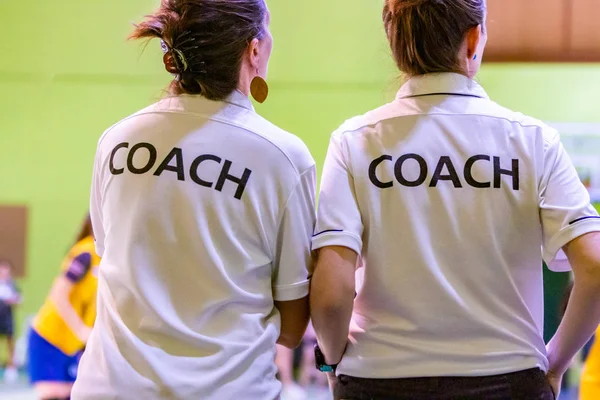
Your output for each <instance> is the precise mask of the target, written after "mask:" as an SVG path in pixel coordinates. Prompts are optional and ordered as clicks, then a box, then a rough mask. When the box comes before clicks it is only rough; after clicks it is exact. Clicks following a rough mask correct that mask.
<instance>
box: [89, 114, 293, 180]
mask: <svg viewBox="0 0 600 400" xmlns="http://www.w3.org/2000/svg"><path fill="white" fill-rule="evenodd" d="M227 104H230V105H233V106H235V107H239V108H241V109H242V110H244V111H245V112H246V113H254V112H253V111H252V110H248V109H247V108H244V107H240V106H238V105H236V104H231V103H227ZM150 114H180V115H190V116H193V117H204V118H206V119H208V120H211V121H216V122H220V123H222V124H225V125H229V126H233V127H236V128H239V129H241V130H244V131H246V132H248V133H251V134H253V135H255V136H258V137H259V138H261V139H263V140H264V141H266V142H268V143H269V144H271V145H272V146H273V147H275V148H276V149H277V150H279V152H280V153H281V154H283V156H284V157H285V158H286V160H287V161H288V163H289V164H290V166H291V167H292V169H293V170H294V172H296V173H297V174H299V171H298V168H297V166H296V165H295V164H294V163H293V162H292V160H291V158H290V156H289V155H288V154H287V153H286V152H285V151H284V150H283V149H282V148H281V147H280V146H278V145H277V144H275V143H273V141H272V140H269V139H268V138H266V137H264V136H263V135H261V134H260V133H258V132H256V131H254V130H252V129H249V128H247V127H244V126H240V125H239V124H235V123H232V122H231V121H226V120H224V119H221V118H215V117H214V116H210V115H208V114H202V113H197V112H190V111H185V112H181V111H177V110H160V111H156V110H152V111H141V112H137V113H135V114H133V115H130V116H128V117H126V118H123V119H122V120H121V121H119V122H117V123H116V124H114V125H113V126H111V127H110V128H108V129H107V130H106V131H105V132H104V133H103V134H102V136H101V137H100V140H99V142H98V146H100V144H101V143H102V141H103V140H104V138H105V137H106V136H107V135H108V133H109V132H111V131H112V130H113V129H115V128H116V127H117V126H118V125H120V124H121V123H122V122H125V121H128V120H130V119H133V118H135V117H139V116H142V115H150ZM254 114H256V113H254ZM256 116H257V117H258V118H262V117H260V116H259V115H258V114H256ZM267 122H268V121H267ZM276 128H277V127H276ZM278 129H280V128H278ZM284 132H285V131H284ZM287 133H288V134H289V135H293V134H292V133H290V132H287Z"/></svg>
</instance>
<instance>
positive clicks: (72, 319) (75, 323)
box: [50, 275, 91, 343]
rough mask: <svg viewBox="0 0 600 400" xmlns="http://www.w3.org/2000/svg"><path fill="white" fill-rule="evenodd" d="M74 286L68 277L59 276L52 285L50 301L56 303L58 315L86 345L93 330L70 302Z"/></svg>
mask: <svg viewBox="0 0 600 400" xmlns="http://www.w3.org/2000/svg"><path fill="white" fill-rule="evenodd" d="M74 285H75V284H74V283H73V282H71V281H70V280H69V279H68V278H67V277H66V276H64V275H61V276H59V277H58V278H56V280H55V281H54V284H53V285H52V290H51V291H50V300H51V301H52V302H53V303H54V305H55V306H56V310H57V311H58V314H59V315H60V316H61V317H62V319H63V320H64V321H65V322H66V324H67V326H68V327H69V328H70V329H71V331H72V332H73V333H74V334H75V335H76V336H77V338H78V339H79V340H80V341H81V342H82V343H86V342H87V339H88V337H89V335H90V332H91V328H90V327H88V326H87V325H86V324H85V323H84V322H83V320H82V319H81V317H80V316H79V315H78V314H77V311H75V309H74V308H73V306H72V305H71V302H70V301H69V297H70V295H71V291H72V290H73V286H74Z"/></svg>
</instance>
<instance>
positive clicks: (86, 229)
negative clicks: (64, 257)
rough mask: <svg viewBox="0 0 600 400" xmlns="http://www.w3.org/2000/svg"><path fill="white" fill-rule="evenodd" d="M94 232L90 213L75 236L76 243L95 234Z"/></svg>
mask: <svg viewBox="0 0 600 400" xmlns="http://www.w3.org/2000/svg"><path fill="white" fill-rule="evenodd" d="M93 234H94V232H93V231H92V219H91V218H90V214H89V213H88V214H87V215H86V216H85V219H84V220H83V222H82V224H81V227H80V228H79V232H78V233H77V236H76V237H75V243H77V242H80V241H82V240H83V239H85V238H86V237H88V236H93Z"/></svg>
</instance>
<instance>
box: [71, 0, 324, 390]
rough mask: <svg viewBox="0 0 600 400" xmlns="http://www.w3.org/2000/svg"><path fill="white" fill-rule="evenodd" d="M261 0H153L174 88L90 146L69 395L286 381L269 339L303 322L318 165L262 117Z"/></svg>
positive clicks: (288, 337) (264, 46)
mask: <svg viewBox="0 0 600 400" xmlns="http://www.w3.org/2000/svg"><path fill="white" fill-rule="evenodd" d="M269 24H270V13H269V10H268V8H267V4H266V3H265V1H264V0H163V1H162V2H161V5H160V8H159V9H158V10H157V11H156V12H155V13H154V14H152V15H150V16H148V17H147V18H146V19H145V20H144V21H143V22H142V23H141V24H139V25H138V26H137V27H136V29H135V32H134V33H133V35H132V37H133V38H142V39H143V38H146V39H152V38H157V39H159V40H161V46H162V49H163V52H164V56H163V62H164V64H165V69H166V70H167V71H168V72H169V73H171V74H172V75H174V79H173V81H172V83H171V85H170V87H169V95H168V96H166V97H165V98H164V99H162V100H161V101H159V102H158V103H156V104H154V105H152V106H150V107H148V108H146V109H144V110H142V111H140V112H138V113H136V114H135V115H132V116H131V117H128V118H126V119H125V120H123V121H121V122H119V123H117V124H116V125H114V126H113V127H112V128H110V129H109V130H108V131H106V132H105V134H104V135H103V136H102V138H101V139H100V141H99V143H98V148H97V152H96V160H95V167H94V173H93V181H92V193H91V214H92V221H93V226H94V233H95V238H96V249H97V250H98V254H100V255H101V256H102V257H103V258H102V264H101V268H100V276H99V289H98V318H97V320H96V325H95V326H94V330H93V331H92V334H91V337H90V340H89V342H88V346H87V347H86V351H85V354H84V355H83V358H82V361H81V365H80V369H79V374H78V378H77V382H76V383H75V387H74V389H73V396H72V397H73V399H75V400H94V399H98V400H104V399H130V398H131V396H132V393H134V394H135V397H136V398H139V399H144V400H159V399H181V400H185V399H190V400H195V399H206V400H211V399H215V400H226V399H256V400H272V399H275V398H277V397H278V396H279V395H280V392H281V383H280V382H279V381H278V380H277V377H276V373H277V367H276V366H275V354H276V343H279V344H281V345H283V346H285V347H288V348H295V347H297V346H298V345H299V343H300V341H301V339H302V336H303V334H304V332H305V330H306V326H307V324H308V317H309V308H308V290H309V276H310V272H311V270H312V258H311V251H310V238H311V236H312V233H313V230H314V222H315V181H316V169H315V163H314V160H313V158H312V156H311V154H310V152H309V151H308V149H307V147H306V145H305V144H304V143H303V142H302V141H301V140H300V139H299V138H298V137H296V136H294V135H292V134H290V133H288V132H285V131H283V130H281V129H280V128H278V127H277V126H275V125H273V124H272V123H270V122H269V121H267V120H266V119H264V118H262V117H260V116H259V115H258V114H257V113H256V111H255V109H254V106H253V105H252V102H251V100H250V98H249V96H250V95H252V96H253V97H254V98H255V100H257V101H258V102H262V101H265V100H266V95H267V83H266V81H265V78H266V76H267V71H268V62H269V58H270V55H271V50H272V46H273V38H272V36H271V33H270V28H269Z"/></svg>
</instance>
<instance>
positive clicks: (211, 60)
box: [130, 0, 267, 100]
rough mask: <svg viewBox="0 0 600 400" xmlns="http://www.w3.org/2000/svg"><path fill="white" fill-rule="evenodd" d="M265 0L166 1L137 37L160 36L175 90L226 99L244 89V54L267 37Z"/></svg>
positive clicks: (151, 16) (139, 29)
mask: <svg viewBox="0 0 600 400" xmlns="http://www.w3.org/2000/svg"><path fill="white" fill-rule="evenodd" d="M266 16H267V7H266V4H265V0H162V1H161V5H160V8H159V9H158V10H157V11H156V12H155V13H154V14H152V15H148V16H146V18H145V20H144V21H143V22H142V23H140V24H139V25H136V29H135V31H134V32H133V33H132V34H131V36H130V37H131V38H133V39H140V38H148V39H152V38H159V39H161V40H162V41H163V42H164V43H163V51H164V52H165V58H164V62H165V65H166V67H167V71H169V72H171V73H173V74H175V75H177V77H176V79H175V80H174V81H173V82H172V83H171V86H170V92H171V93H172V94H175V95H179V94H201V95H203V96H204V97H206V98H208V99H210V100H223V99H225V98H226V97H227V96H229V95H230V94H231V93H232V92H233V91H234V90H235V89H236V88H237V86H238V83H239V82H238V81H239V79H240V70H241V66H242V59H243V55H244V52H245V51H246V50H247V49H248V45H249V44H250V43H251V42H252V40H254V39H255V38H257V39H262V37H263V35H264V33H265V32H264V21H265V18H266Z"/></svg>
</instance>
